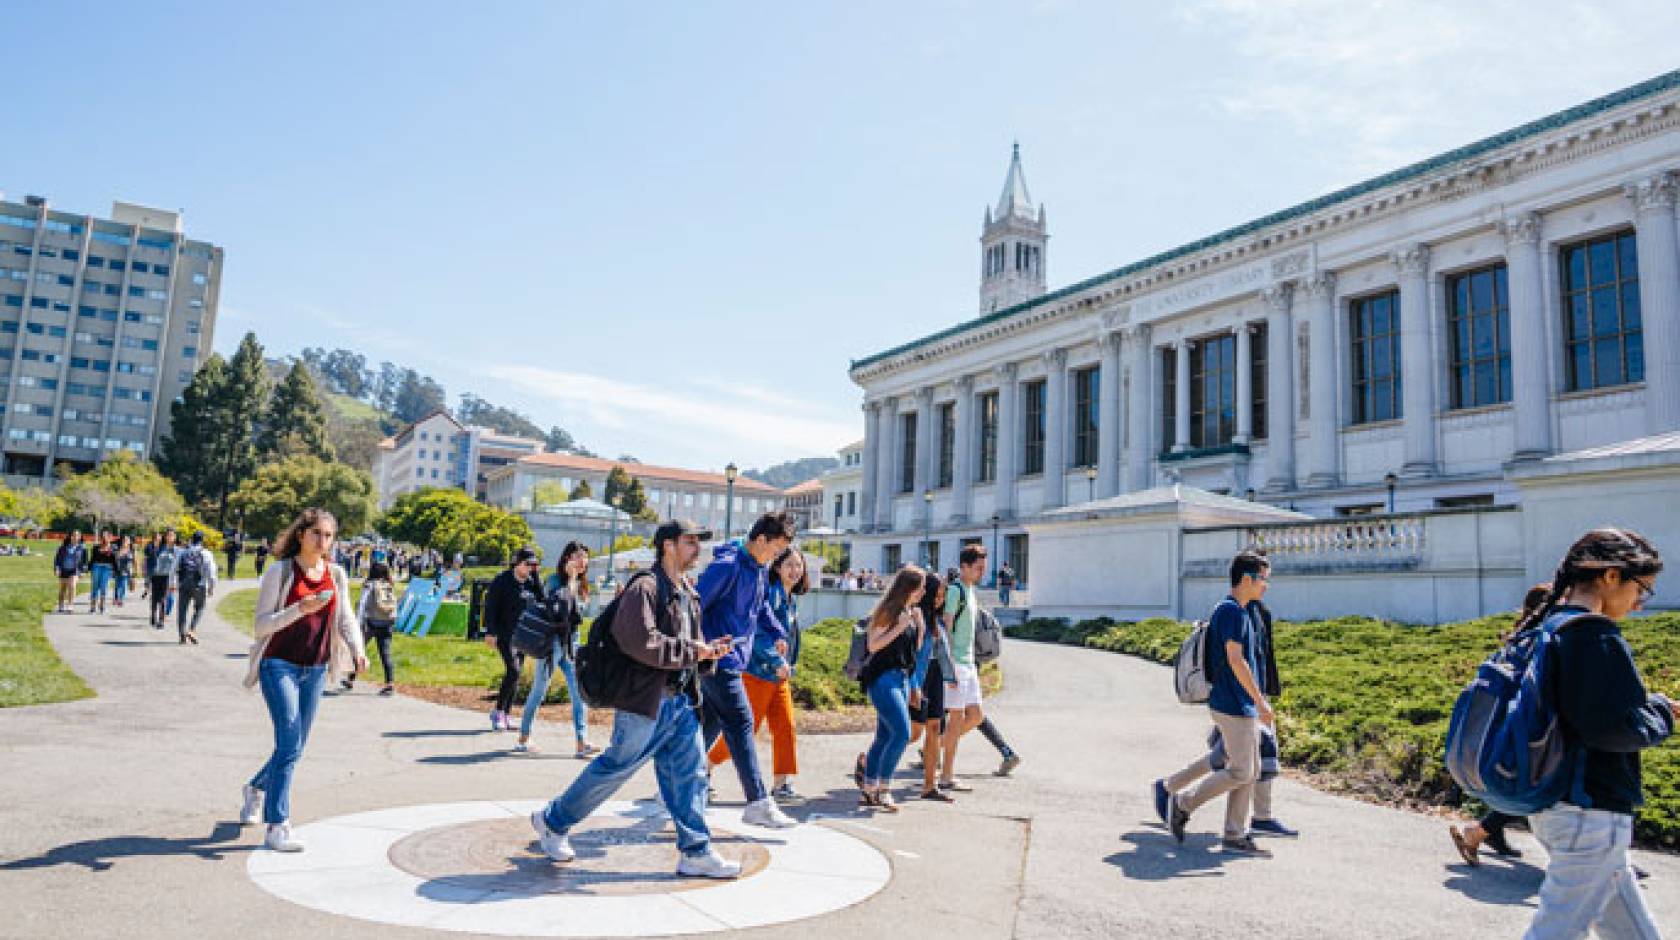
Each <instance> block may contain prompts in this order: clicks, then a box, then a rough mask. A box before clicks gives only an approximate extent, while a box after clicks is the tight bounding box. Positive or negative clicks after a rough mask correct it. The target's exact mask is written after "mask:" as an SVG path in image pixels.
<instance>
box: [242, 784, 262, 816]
mask: <svg viewBox="0 0 1680 940" xmlns="http://www.w3.org/2000/svg"><path fill="white" fill-rule="evenodd" d="M243 793H244V796H245V802H244V803H242V804H241V805H240V807H239V824H240V825H242V826H250V825H255V824H256V823H260V822H262V805H263V791H261V790H259V789H257V788H256V787H253V786H251V785H250V784H248V783H247V784H245V789H244V791H243Z"/></svg>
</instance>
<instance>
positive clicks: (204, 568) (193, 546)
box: [169, 532, 216, 646]
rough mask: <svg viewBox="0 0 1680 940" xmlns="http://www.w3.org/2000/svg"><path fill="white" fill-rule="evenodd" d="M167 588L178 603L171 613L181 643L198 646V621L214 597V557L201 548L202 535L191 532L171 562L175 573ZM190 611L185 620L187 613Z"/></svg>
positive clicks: (202, 542)
mask: <svg viewBox="0 0 1680 940" xmlns="http://www.w3.org/2000/svg"><path fill="white" fill-rule="evenodd" d="M169 587H170V588H171V589H172V590H173V591H174V592H175V596H176V597H177V598H178V599H179V601H178V604H179V606H178V607H177V608H176V610H175V625H176V628H177V629H178V630H179V631H180V635H181V642H182V643H183V644H186V643H191V644H193V645H194V646H197V645H198V621H199V618H201V617H203V616H204V605H205V604H206V603H207V602H208V601H209V599H210V597H211V595H213V594H215V593H216V556H215V555H212V554H211V553H210V550H209V549H207V548H205V547H204V533H203V532H194V533H193V534H192V539H191V540H190V541H189V543H188V545H187V547H186V548H185V549H183V550H182V551H181V555H180V557H179V558H178V559H176V561H175V573H174V574H173V575H172V576H171V577H170V579H169ZM188 610H191V611H192V616H191V618H190V620H189V618H188V615H187V611H188Z"/></svg>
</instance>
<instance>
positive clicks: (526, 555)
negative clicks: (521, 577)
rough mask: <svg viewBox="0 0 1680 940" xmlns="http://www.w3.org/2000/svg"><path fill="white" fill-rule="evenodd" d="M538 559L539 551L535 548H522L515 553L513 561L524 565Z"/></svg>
mask: <svg viewBox="0 0 1680 940" xmlns="http://www.w3.org/2000/svg"><path fill="white" fill-rule="evenodd" d="M536 560H537V552H536V550H535V549H533V548H528V547H527V548H522V549H520V550H519V551H517V552H514V553H513V563H514V564H516V565H523V564H526V563H528V562H533V561H536Z"/></svg>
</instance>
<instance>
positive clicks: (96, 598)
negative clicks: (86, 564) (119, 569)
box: [88, 565, 113, 606]
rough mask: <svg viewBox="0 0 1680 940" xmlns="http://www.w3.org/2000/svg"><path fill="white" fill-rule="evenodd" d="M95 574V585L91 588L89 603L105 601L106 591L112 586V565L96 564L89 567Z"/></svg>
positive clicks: (96, 603)
mask: <svg viewBox="0 0 1680 940" xmlns="http://www.w3.org/2000/svg"><path fill="white" fill-rule="evenodd" d="M88 570H89V571H90V572H91V573H92V574H93V586H92V587H91V588H90V589H89V593H88V604H89V605H95V606H96V605H99V604H103V603H105V592H106V591H107V590H108V589H109V588H110V587H111V572H112V570H113V569H112V568H111V566H110V565H94V566H93V567H92V568H89V569H88Z"/></svg>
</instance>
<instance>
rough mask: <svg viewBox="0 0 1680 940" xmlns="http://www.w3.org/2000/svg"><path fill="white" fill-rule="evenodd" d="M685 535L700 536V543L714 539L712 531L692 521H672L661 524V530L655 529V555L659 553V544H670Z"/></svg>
mask: <svg viewBox="0 0 1680 940" xmlns="http://www.w3.org/2000/svg"><path fill="white" fill-rule="evenodd" d="M684 535H695V536H699V537H700V541H702V542H704V541H706V540H707V539H709V538H711V537H712V530H711V529H708V528H706V527H705V526H702V525H701V524H700V523H698V522H695V521H694V520H692V519H672V520H670V521H668V522H662V523H660V525H659V528H658V529H655V530H654V533H653V550H654V553H655V554H657V553H658V552H659V544H660V543H661V542H669V541H671V540H672V539H675V538H678V537H680V536H684Z"/></svg>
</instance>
